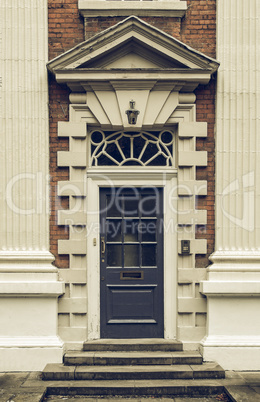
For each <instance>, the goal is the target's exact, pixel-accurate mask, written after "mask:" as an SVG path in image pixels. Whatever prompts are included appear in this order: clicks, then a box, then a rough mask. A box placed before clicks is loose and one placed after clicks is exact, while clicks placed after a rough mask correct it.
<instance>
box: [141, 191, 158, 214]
mask: <svg viewBox="0 0 260 402" xmlns="http://www.w3.org/2000/svg"><path fill="white" fill-rule="evenodd" d="M139 208H140V210H141V214H142V216H154V217H156V198H155V197H154V196H151V195H149V196H143V197H142V199H141V202H140V206H139Z"/></svg>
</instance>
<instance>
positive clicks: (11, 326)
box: [0, 0, 63, 371]
mask: <svg viewBox="0 0 260 402" xmlns="http://www.w3.org/2000/svg"><path fill="white" fill-rule="evenodd" d="M47 11H48V7H47V0H39V1H37V2H35V1H31V0H19V1H12V2H10V1H8V0H3V1H2V2H1V5H0V12H1V16H2V21H1V22H2V43H1V46H2V52H1V73H2V88H1V96H0V98H1V109H2V112H1V114H2V115H1V128H2V130H1V139H2V143H1V149H0V153H1V162H0V163H1V168H0V186H1V194H2V196H1V197H0V214H1V227H0V317H1V318H0V321H1V324H0V350H1V363H0V371H4V370H40V369H42V368H43V367H44V365H45V364H46V363H47V362H50V361H61V357H62V343H61V341H60V340H59V338H58V337H57V335H56V326H57V323H56V321H57V307H56V305H57V297H58V296H59V295H60V294H62V293H63V287H62V283H61V282H59V281H58V277H57V270H56V269H55V268H54V266H53V265H52V261H53V256H52V255H51V254H50V252H49V190H48V172H49V168H48V165H49V151H48V146H49V145H48V144H49V143H48V86H47V70H46V62H47V38H48V30H47V27H48V25H47Z"/></svg>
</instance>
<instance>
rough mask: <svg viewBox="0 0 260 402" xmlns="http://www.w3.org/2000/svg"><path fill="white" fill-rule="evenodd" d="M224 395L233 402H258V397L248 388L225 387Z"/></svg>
mask: <svg viewBox="0 0 260 402" xmlns="http://www.w3.org/2000/svg"><path fill="white" fill-rule="evenodd" d="M226 393H227V394H228V396H230V397H231V400H232V401H234V402H260V395H259V394H258V393H257V392H256V391H255V390H254V389H253V388H251V387H249V386H235V385H231V386H227V387H226Z"/></svg>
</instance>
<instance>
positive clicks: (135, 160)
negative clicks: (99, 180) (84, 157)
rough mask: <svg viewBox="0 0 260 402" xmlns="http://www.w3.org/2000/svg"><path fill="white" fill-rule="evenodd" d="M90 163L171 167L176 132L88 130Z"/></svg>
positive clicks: (95, 164)
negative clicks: (89, 131)
mask: <svg viewBox="0 0 260 402" xmlns="http://www.w3.org/2000/svg"><path fill="white" fill-rule="evenodd" d="M90 144H91V166H174V162H175V161H174V153H175V135H174V132H173V131H171V130H162V131H157V132H147V131H140V132H139V131H138V132H124V131H116V132H111V131H110V132H105V131H102V130H99V129H97V130H93V131H91V133H90Z"/></svg>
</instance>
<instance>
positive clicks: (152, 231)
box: [140, 219, 157, 241]
mask: <svg viewBox="0 0 260 402" xmlns="http://www.w3.org/2000/svg"><path fill="white" fill-rule="evenodd" d="M156 223H157V221H156V219H153V220H150V219H146V220H142V222H141V225H140V231H141V233H142V241H156Z"/></svg>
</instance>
